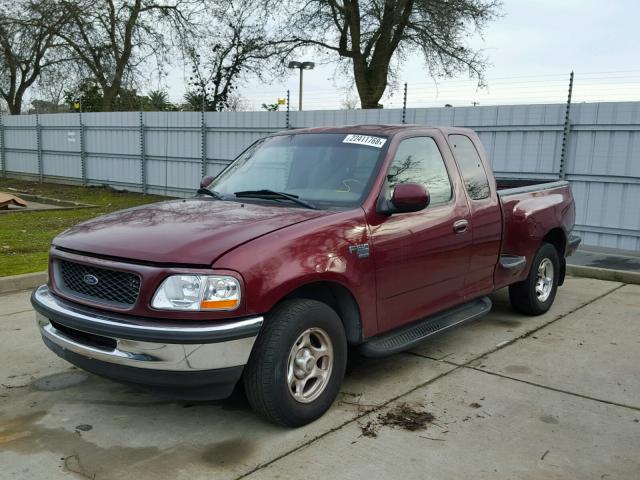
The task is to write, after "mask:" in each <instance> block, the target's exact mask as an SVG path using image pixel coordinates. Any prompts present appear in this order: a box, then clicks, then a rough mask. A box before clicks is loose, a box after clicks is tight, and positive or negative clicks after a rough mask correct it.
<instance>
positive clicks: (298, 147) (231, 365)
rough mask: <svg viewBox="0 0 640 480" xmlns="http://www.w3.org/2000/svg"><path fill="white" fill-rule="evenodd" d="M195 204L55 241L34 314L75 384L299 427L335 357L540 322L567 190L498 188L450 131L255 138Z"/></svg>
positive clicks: (471, 139) (366, 130)
mask: <svg viewBox="0 0 640 480" xmlns="http://www.w3.org/2000/svg"><path fill="white" fill-rule="evenodd" d="M200 187H201V188H200V190H198V194H197V195H196V196H195V198H190V199H185V200H172V201H166V202H161V203H157V204H152V205H145V206H141V207H137V208H132V209H129V210H124V211H121V212H117V213H113V214H110V215H106V216H103V217H100V218H96V219H93V220H90V221H87V222H84V223H82V224H80V225H77V226H76V227H73V228H71V229H70V230H67V231H66V232H63V233H62V234H60V235H59V236H58V237H56V238H55V240H54V241H53V245H52V247H51V252H50V263H49V282H48V284H47V285H43V286H41V287H39V288H38V289H36V290H35V291H34V293H33V296H32V303H33V306H34V308H35V310H36V312H37V321H38V325H39V328H40V332H41V334H42V337H43V339H44V342H45V343H46V345H47V346H48V347H49V348H50V349H51V350H53V351H54V352H55V353H56V354H58V355H59V356H60V357H62V358H64V359H66V360H68V361H69V362H71V363H73V364H75V365H77V366H78V367H80V368H83V369H85V370H88V371H90V372H94V373H96V374H98V375H102V376H104V377H108V378H111V379H115V380H118V381H121V382H125V383H129V384H134V385H137V386H140V387H142V388H145V389H147V390H149V391H153V392H156V393H159V394H164V395H170V396H172V397H177V398H182V399H189V400H200V399H201V400H209V399H216V398H223V397H226V396H228V395H229V394H230V393H231V392H232V390H233V389H234V388H235V387H236V385H237V384H239V383H240V384H241V385H243V386H244V390H245V392H246V395H247V397H248V399H249V402H250V403H251V405H252V406H253V407H254V409H255V410H257V411H258V412H260V413H261V414H262V415H264V416H265V417H267V418H268V419H269V420H271V421H274V422H276V423H280V424H284V425H289V426H299V425H303V424H306V423H308V422H311V421H313V420H314V419H316V418H318V417H319V416H321V415H322V414H323V413H324V412H325V411H326V410H327V409H328V408H329V406H330V405H331V403H332V402H333V401H334V399H335V398H336V396H337V394H338V392H339V390H340V385H341V382H342V379H343V376H344V372H345V366H346V362H347V352H348V347H349V346H350V347H352V348H351V350H350V351H359V352H360V354H362V355H365V356H372V357H381V356H384V355H389V354H393V353H396V352H399V351H402V350H405V349H408V348H410V347H412V346H414V345H415V344H417V343H418V342H421V341H423V340H425V339H427V338H429V337H431V336H433V335H436V334H438V333H441V332H443V331H446V330H448V329H450V328H452V327H453V326H456V325H459V324H462V323H464V322H468V321H471V320H474V319H477V318H479V317H481V316H482V315H484V314H486V313H487V312H489V310H490V308H491V301H490V300H489V298H487V295H488V294H490V293H491V292H493V291H495V290H497V289H499V288H503V287H505V286H509V296H510V299H511V303H512V304H513V307H514V308H515V309H516V310H518V311H519V312H522V313H523V314H526V315H539V314H542V313H544V312H546V311H547V310H548V309H549V308H550V307H551V305H552V303H553V301H554V298H555V295H556V289H557V287H558V286H559V285H562V282H563V280H564V274H565V265H566V263H565V258H566V257H567V256H568V255H570V254H571V253H572V252H573V251H574V250H575V249H576V248H577V246H578V244H579V243H580V238H579V237H577V236H574V235H572V234H571V231H572V228H573V224H574V217H575V207H574V201H573V197H572V194H571V189H570V187H569V185H568V183H567V182H564V181H553V182H548V183H537V184H536V182H526V181H516V180H512V181H509V182H505V183H504V184H502V183H501V182H496V180H495V178H494V176H493V174H492V172H491V168H490V165H489V162H488V161H487V160H486V158H485V156H484V152H483V149H482V145H481V143H480V141H479V139H478V137H477V136H476V134H475V133H474V132H473V131H471V130H467V129H463V128H431V127H423V126H404V125H403V126H383V125H359V126H349V127H338V128H311V129H301V130H290V131H285V132H280V133H277V134H274V135H271V136H269V137H267V138H264V139H261V140H259V141H257V142H255V143H254V144H253V145H251V146H250V147H249V148H248V149H247V150H245V151H244V152H243V153H242V154H241V155H240V156H239V157H238V158H237V159H236V160H235V161H234V162H233V163H231V164H230V165H229V166H228V167H227V168H226V169H225V170H224V171H223V172H222V173H220V174H219V175H218V176H217V177H215V178H212V177H205V178H204V179H203V180H202V183H201V186H200Z"/></svg>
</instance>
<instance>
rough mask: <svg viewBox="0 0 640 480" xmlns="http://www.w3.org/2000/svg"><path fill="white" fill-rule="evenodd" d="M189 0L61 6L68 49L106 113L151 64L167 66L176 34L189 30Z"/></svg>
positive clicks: (88, 1)
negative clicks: (93, 83)
mask: <svg viewBox="0 0 640 480" xmlns="http://www.w3.org/2000/svg"><path fill="white" fill-rule="evenodd" d="M194 4H195V2H191V1H189V0H168V1H161V0H158V1H154V0H62V2H61V5H62V9H63V11H64V14H65V15H66V17H67V18H68V20H69V22H68V25H67V28H65V29H64V30H63V31H62V32H61V33H60V37H61V38H62V39H63V41H64V43H65V44H66V46H67V48H68V49H69V50H70V51H72V52H73V53H74V54H75V55H76V56H77V57H78V59H79V60H80V61H81V62H82V63H83V65H84V67H85V68H86V69H87V70H88V73H89V75H90V76H91V77H92V78H93V79H94V80H95V81H96V82H97V84H98V85H99V86H100V88H101V89H102V93H103V98H104V100H103V105H102V109H103V110H105V111H108V110H112V109H113V108H114V106H116V103H117V102H116V99H117V97H118V95H120V94H121V93H122V91H123V88H124V87H125V83H126V82H127V81H128V82H129V83H130V84H131V83H133V80H134V79H135V77H136V76H137V75H139V74H140V69H141V66H142V65H144V64H145V63H146V62H147V61H149V60H150V59H152V58H153V59H155V60H156V61H158V62H162V61H165V60H166V56H167V53H168V52H169V49H170V47H171V46H172V43H173V41H174V40H175V38H176V37H175V35H176V34H181V33H184V32H186V30H187V28H188V27H189V26H190V25H191V21H190V14H193V13H194V9H193V8H192V7H193V5H194Z"/></svg>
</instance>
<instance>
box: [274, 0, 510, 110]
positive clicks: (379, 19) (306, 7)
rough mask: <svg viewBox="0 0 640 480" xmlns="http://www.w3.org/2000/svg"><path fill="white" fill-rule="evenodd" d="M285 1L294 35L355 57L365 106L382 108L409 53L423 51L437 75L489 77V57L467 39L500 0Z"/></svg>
mask: <svg viewBox="0 0 640 480" xmlns="http://www.w3.org/2000/svg"><path fill="white" fill-rule="evenodd" d="M281 3H284V9H283V12H284V15H285V16H286V17H287V18H290V20H289V21H288V24H289V25H290V27H289V34H288V37H289V39H290V41H291V42H292V44H294V45H297V46H305V45H306V46H313V47H316V48H317V49H319V50H322V51H326V52H331V53H334V54H338V55H339V57H340V58H342V59H345V60H348V61H350V62H351V66H352V69H353V75H354V80H355V84H356V88H357V90H358V94H359V96H360V101H361V105H362V108H378V106H379V101H380V99H381V98H382V96H383V94H384V92H385V89H386V88H387V85H388V82H389V78H390V76H392V75H393V74H394V72H395V69H396V68H397V67H398V66H399V65H401V64H402V62H403V61H404V60H405V59H406V58H407V55H409V54H411V53H414V52H420V53H422V55H423V57H424V59H425V62H426V65H427V68H428V70H429V71H430V73H431V74H432V76H451V75H454V74H457V73H460V72H461V71H464V70H467V71H468V72H469V74H470V75H471V76H472V77H476V78H478V80H479V83H482V82H483V72H484V67H485V64H486V59H485V58H484V57H483V56H482V55H481V53H480V52H478V51H476V50H474V49H472V48H470V47H468V46H467V45H466V43H465V40H466V38H467V37H468V36H469V35H470V34H471V33H473V32H474V31H478V32H482V30H483V28H484V27H485V25H486V24H487V22H489V21H490V20H492V19H494V18H495V17H496V16H497V15H498V14H499V8H500V1H499V0H342V1H339V0H308V1H306V2H304V3H303V4H300V3H299V2H296V1H293V0H290V1H288V2H281Z"/></svg>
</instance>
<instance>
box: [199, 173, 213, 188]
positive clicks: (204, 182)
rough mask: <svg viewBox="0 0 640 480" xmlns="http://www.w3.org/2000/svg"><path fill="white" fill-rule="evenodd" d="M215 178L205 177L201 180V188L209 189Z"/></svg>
mask: <svg viewBox="0 0 640 480" xmlns="http://www.w3.org/2000/svg"><path fill="white" fill-rule="evenodd" d="M214 178H215V177H213V176H212V175H205V176H204V177H202V180H200V188H207V187H208V186H209V185H211V182H213V179H214Z"/></svg>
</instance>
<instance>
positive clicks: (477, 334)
mask: <svg viewBox="0 0 640 480" xmlns="http://www.w3.org/2000/svg"><path fill="white" fill-rule="evenodd" d="M493 300H494V304H495V307H494V310H493V312H492V313H491V314H490V315H488V316H487V317H485V318H484V319H481V320H479V321H477V322H474V323H472V324H469V325H466V326H463V327H461V328H459V329H457V330H454V331H452V332H449V333H447V334H445V335H443V336H441V337H438V338H436V339H435V340H432V341H430V342H426V343H425V344H423V345H421V346H419V347H418V348H415V349H414V350H412V351H411V352H406V353H402V354H399V355H395V356H393V357H390V358H387V359H382V360H371V359H362V358H354V359H352V360H351V361H350V363H349V368H348V373H347V378H346V379H345V383H344V386H343V388H342V392H341V395H340V398H339V400H338V401H336V403H335V404H334V406H333V407H332V408H331V410H330V411H329V412H328V413H327V414H326V415H325V416H324V417H323V418H322V419H320V420H318V421H317V422H315V423H313V424H311V425H308V426H307V427H304V428H301V429H297V430H287V429H283V428H280V427H276V426H273V425H270V424H268V423H266V422H264V421H263V420H262V419H260V418H259V417H257V416H256V415H255V414H253V413H252V412H251V410H250V409H249V407H248V406H247V404H246V402H245V401H244V400H243V399H242V397H236V398H232V399H230V400H226V401H222V402H216V403H214V404H209V405H196V406H189V405H183V404H176V403H172V402H168V401H165V400H162V399H158V398H155V397H152V396H150V395H147V394H144V393H140V392H137V391H135V390H133V389H131V388H129V387H126V386H122V385H119V384H116V383H112V382H109V381H106V380H102V379H100V378H98V377H95V376H93V375H89V374H85V373H83V372H81V371H79V370H76V369H74V368H72V367H70V366H69V365H68V364H66V363H65V362H64V361H62V360H60V359H58V358H57V357H56V356H55V355H53V354H52V353H51V352H49V351H48V350H47V349H46V348H45V347H44V345H43V344H42V342H41V340H40V338H39V336H38V334H37V332H36V328H35V324H34V318H33V313H32V312H31V311H30V306H29V303H28V293H27V292H20V293H15V294H11V295H6V296H2V297H0V332H1V335H2V336H1V337H0V338H1V339H2V340H0V342H1V343H0V345H1V347H0V382H1V383H2V386H1V387H0V478H46V479H56V478H96V479H116V478H117V479H119V480H120V479H128V478H135V479H152V478H153V479H157V478H172V479H173V478H177V479H182V478H184V479H187V478H188V479H190V480H193V479H196V478H215V479H226V478H228V479H237V478H243V477H249V478H300V477H302V478H305V479H307V478H319V479H320V478H330V477H333V478H339V479H342V478H354V479H356V478H357V479H362V478H372V479H377V478H380V479H382V478H402V479H414V478H416V479H418V478H452V479H453V478H456V479H457V478H474V479H476V478H510V479H511V478H526V479H532V478H535V479H537V478H567V479H569V478H580V479H587V478H593V479H601V478H606V479H613V478H623V479H626V478H628V479H635V478H638V475H639V472H640V401H638V398H640V375H638V365H640V348H639V347H640V286H638V285H624V284H621V283H616V282H607V281H599V280H592V279H587V278H568V279H567V282H566V284H565V285H564V286H563V287H562V288H561V289H560V291H559V294H558V297H557V299H556V303H555V305H554V307H553V308H552V310H551V311H550V312H549V313H547V314H546V315H543V316H540V317H533V318H531V317H524V316H522V315H519V314H517V313H515V312H513V311H512V310H511V309H510V308H509V306H508V301H507V297H506V292H505V291H500V292H498V293H497V294H495V295H494V296H493ZM405 403H406V404H408V405H410V406H411V407H414V408H416V409H418V410H421V411H428V412H430V413H431V414H433V415H434V417H435V418H434V419H433V422H431V423H428V424H427V426H426V429H421V430H415V431H408V430H405V429H402V428H398V427H392V426H390V425H387V424H386V423H385V421H384V414H385V412H388V411H390V410H393V409H394V408H395V407H396V406H398V405H402V404H405ZM363 428H364V429H365V431H368V432H374V435H375V436H365V435H363ZM367 429H369V430H367Z"/></svg>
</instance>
